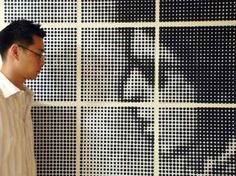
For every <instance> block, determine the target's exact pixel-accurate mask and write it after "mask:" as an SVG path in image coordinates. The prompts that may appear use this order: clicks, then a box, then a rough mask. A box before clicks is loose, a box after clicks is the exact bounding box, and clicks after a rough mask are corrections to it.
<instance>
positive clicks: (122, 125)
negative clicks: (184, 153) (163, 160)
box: [80, 107, 154, 176]
mask: <svg viewBox="0 0 236 176" xmlns="http://www.w3.org/2000/svg"><path fill="white" fill-rule="evenodd" d="M153 173H154V109H153V108H149V107H147V108H142V107H82V108H81V123H80V175H81V176H94V175H96V176H104V175H109V176H115V175H116V176H117V175H122V176H123V175H130V176H131V175H137V176H138V175H140V176H141V175H142V176H143V175H145V176H153Z"/></svg>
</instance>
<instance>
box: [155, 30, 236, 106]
mask: <svg viewBox="0 0 236 176" xmlns="http://www.w3.org/2000/svg"><path fill="white" fill-rule="evenodd" d="M235 36H236V28H235V27H232V26H225V27H163V28H160V64H159V72H160V77H159V89H160V92H159V97H160V101H162V102H202V103H206V102H207V103H219V102H222V103H235V102H236V79H235V78H236V69H235V68H236V63H235V54H236V38H235Z"/></svg>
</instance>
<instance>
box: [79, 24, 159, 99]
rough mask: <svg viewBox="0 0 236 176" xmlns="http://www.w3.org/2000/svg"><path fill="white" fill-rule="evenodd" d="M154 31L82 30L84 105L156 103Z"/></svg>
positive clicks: (126, 29)
mask: <svg viewBox="0 0 236 176" xmlns="http://www.w3.org/2000/svg"><path fill="white" fill-rule="evenodd" d="M154 42H155V29H154V28H95V29H94V28H91V29H90V28H85V29H82V72H81V75H82V76H81V77H82V78H81V79H82V80H81V82H82V89H81V94H82V98H81V100H82V101H120V102H152V101H153V100H154V75H155V69H154V68H155V66H154V64H155V63H154V58H155V55H154Z"/></svg>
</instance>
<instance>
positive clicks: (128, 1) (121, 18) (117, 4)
mask: <svg viewBox="0 0 236 176" xmlns="http://www.w3.org/2000/svg"><path fill="white" fill-rule="evenodd" d="M81 9H82V22H85V23H91V22H154V21H155V9H156V8H155V0H106V1H104V0H96V1H91V0H82V3H81Z"/></svg>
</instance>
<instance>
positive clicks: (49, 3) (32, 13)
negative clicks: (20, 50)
mask: <svg viewBox="0 0 236 176" xmlns="http://www.w3.org/2000/svg"><path fill="white" fill-rule="evenodd" d="M17 19H28V20H31V21H34V22H40V23H42V22H44V23H67V22H68V23H75V22H77V1H74V0H67V1H64V0H37V1H28V0H20V1H19V0H4V20H5V22H11V21H14V20H17Z"/></svg>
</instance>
